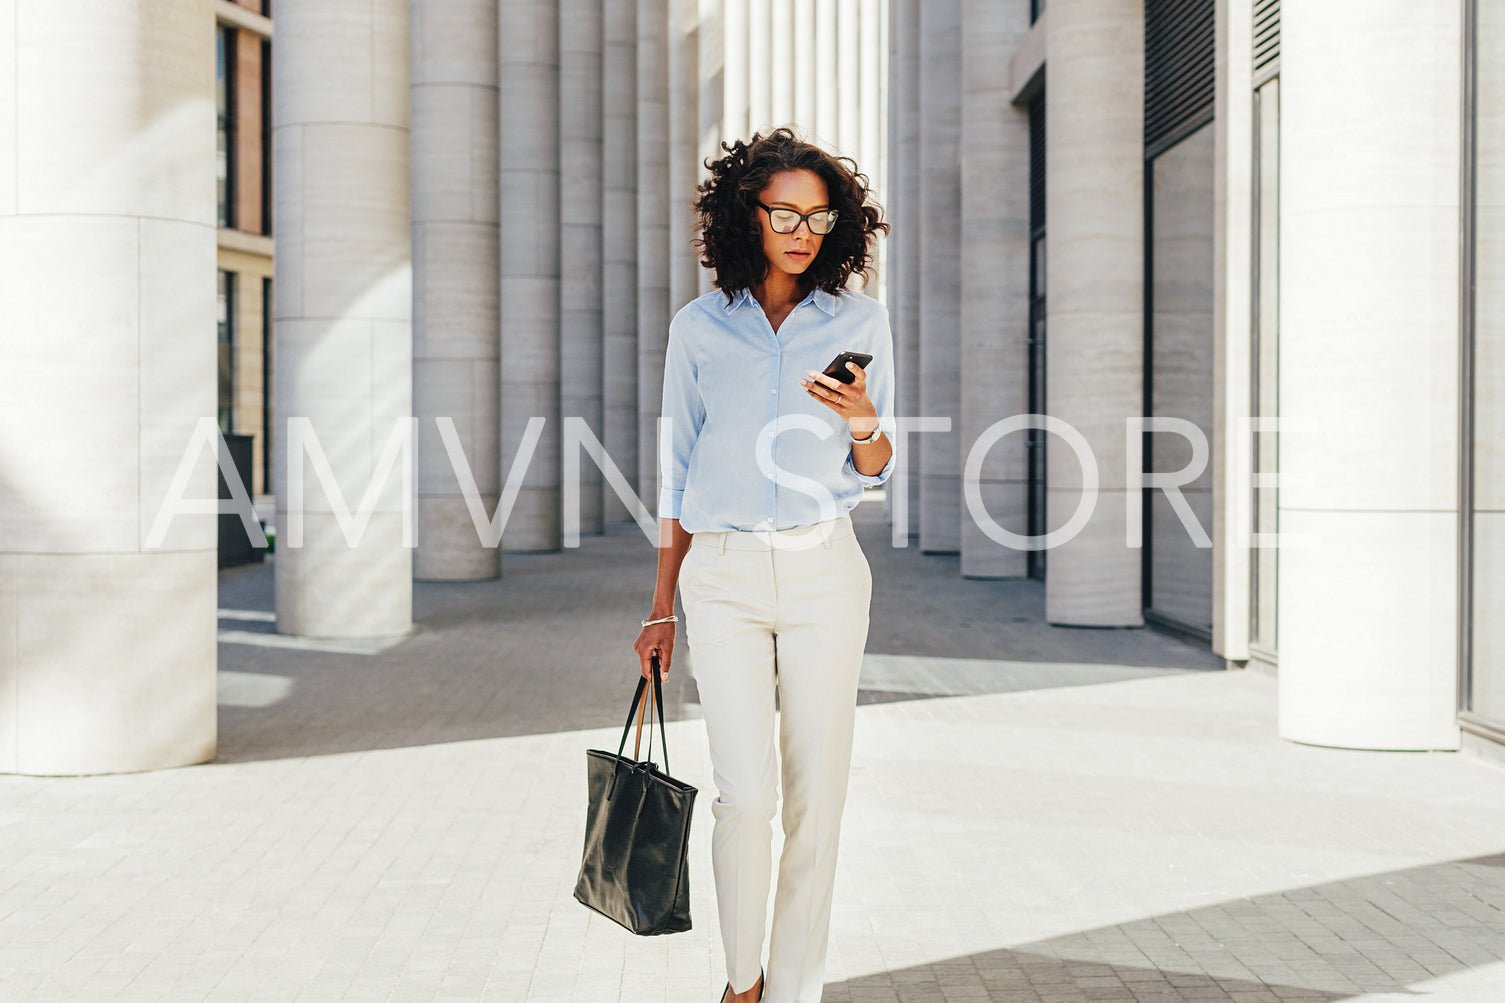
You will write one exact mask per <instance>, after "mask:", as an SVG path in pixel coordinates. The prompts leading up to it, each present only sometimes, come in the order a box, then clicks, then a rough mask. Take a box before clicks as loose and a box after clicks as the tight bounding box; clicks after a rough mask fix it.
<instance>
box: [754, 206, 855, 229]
mask: <svg viewBox="0 0 1505 1003" xmlns="http://www.w3.org/2000/svg"><path fill="white" fill-rule="evenodd" d="M758 206H759V207H760V208H762V210H763V211H764V212H766V213H768V225H769V227H770V228H771V229H773V232H774V233H778V234H785V235H787V234H791V233H796V232H798V231H799V228H800V223H803V224H805V229H806V230H809V231H810V236H812V237H829V236H830V235H831V232H832V231H833V230H835V229H836V223H837V221H838V220H839V219H841V214H840V213H839V212H838V211H837V210H835V209H832V208H831V207H830V206H826V207H825V208H824V209H811V210H810V211H809V212H800V211H799V210H798V209H790V208H789V207H788V206H779V207H778V211H779V212H792V213H794V214H795V215H796V216H798V217H799V218H800V220H799V223H796V224H794V226H792V227H790V228H789V229H788V230H780V229H778V228H776V227H774V225H773V213H774V207H773V206H770V205H764V204H763V203H762V202H759V203H758ZM821 212H828V213H830V214H831V217H832V218H831V229H830V230H827V231H826V232H825V233H816V232H815V227H813V226H811V225H810V217H811V216H814V215H815V214H816V213H821Z"/></svg>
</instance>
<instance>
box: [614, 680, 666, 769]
mask: <svg viewBox="0 0 1505 1003" xmlns="http://www.w3.org/2000/svg"><path fill="white" fill-rule="evenodd" d="M652 657H653V663H652V670H653V672H652V679H653V696H652V697H651V698H650V699H644V690H646V689H647V686H648V679H647V678H645V677H639V678H638V686H637V689H636V690H635V691H633V694H632V706H631V707H630V708H629V709H628V711H627V723H626V724H624V725H623V726H622V740H621V741H620V742H618V743H617V756H618V757H619V758H620V757H621V755H622V751H623V750H624V749H626V748H627V733H628V732H629V731H631V730H632V719H633V718H637V719H638V727H637V738H636V740H634V742H633V744H632V758H633V759H634V760H636V759H637V758H638V753H639V752H640V751H641V745H642V740H643V716H644V713H645V712H646V714H647V717H648V756H649V758H650V759H651V758H652V756H653V711H654V708H655V706H656V707H657V710H658V733H659V737H660V739H661V741H662V743H663V755H664V772H665V773H668V772H669V734H668V732H667V731H666V730H665V729H664V690H663V683H662V682H661V681H660V680H659V676H658V655H657V654H656V653H655V654H654V655H653V656H652Z"/></svg>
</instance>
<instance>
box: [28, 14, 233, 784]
mask: <svg viewBox="0 0 1505 1003" xmlns="http://www.w3.org/2000/svg"><path fill="white" fill-rule="evenodd" d="M5 7H6V15H7V16H6V17H5V29H4V30H3V32H0V149H4V150H6V151H7V155H6V156H5V157H4V158H3V162H0V274H3V275H4V279H3V280H0V317H3V318H4V332H5V333H4V334H3V335H0V400H3V401H4V402H5V404H4V408H5V415H6V420H5V422H4V425H3V426H0V429H3V430H0V453H3V455H4V458H5V459H4V463H3V464H0V467H3V469H0V772H5V773H33V774H70V773H110V772H125V771H134V770H150V769H159V768H162V767H169V766H184V765H187V764H189V763H201V762H204V761H206V760H209V759H212V758H214V753H215V737H216V731H215V727H216V725H215V721H216V719H215V674H214V670H215V640H214V633H215V619H214V617H215V612H214V611H215V567H216V540H217V536H216V532H217V526H218V522H217V518H216V517H215V516H213V515H180V516H177V517H176V518H175V519H173V521H172V522H171V525H170V528H169V530H168V532H167V533H166V535H165V537H164V538H163V539H162V540H161V541H160V546H156V545H154V544H155V543H156V542H157V541H155V540H151V539H150V537H151V531H152V529H153V526H154V524H155V522H156V520H157V518H158V512H159V509H161V507H162V505H163V502H164V500H165V499H166V498H167V496H168V489H169V486H170V485H171V484H172V480H173V475H174V474H175V473H176V471H177V470H178V467H179V465H180V463H181V462H182V460H183V459H184V454H185V450H186V447H187V446H188V445H189V442H190V441H191V439H192V437H193V434H194V430H195V428H196V426H197V424H198V422H199V421H200V420H201V419H204V418H208V422H209V425H210V427H211V429H212V427H213V418H212V417H210V416H212V415H214V413H215V379H214V373H215V365H216V363H215V347H214V344H215V343H214V335H213V331H214V327H215V299H214V281H213V276H214V271H215V212H214V204H215V194H214V186H215V181H214V177H215V173H214V144H213V140H212V139H211V138H210V137H212V136H213V134H214V120H215V103H214V49H213V45H214V34H213V32H212V31H211V29H210V24H211V23H212V20H213V12H212V8H211V7H210V5H209V4H208V3H207V2H205V0H161V2H155V3H146V2H144V0H138V2H124V0H122V2H119V3H113V4H99V5H84V4H60V3H57V2H56V0H11V2H10V3H7V4H6V5H5ZM84 40H87V43H85V42H84ZM196 459H197V463H196V465H195V466H194V467H193V470H192V474H191V475H190V477H189V482H188V484H187V485H186V491H185V492H184V497H186V498H189V499H209V500H212V499H213V498H214V497H215V495H216V491H215V450H214V446H213V443H212V441H211V442H210V443H207V444H205V446H204V448H203V449H202V450H201V451H200V452H199V453H198V455H197V457H196ZM247 489H248V490H249V485H248V486H247Z"/></svg>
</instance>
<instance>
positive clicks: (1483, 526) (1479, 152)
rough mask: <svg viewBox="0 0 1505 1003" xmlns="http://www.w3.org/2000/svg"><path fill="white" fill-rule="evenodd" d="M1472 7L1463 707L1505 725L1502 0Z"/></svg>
mask: <svg viewBox="0 0 1505 1003" xmlns="http://www.w3.org/2000/svg"><path fill="white" fill-rule="evenodd" d="M1474 7H1475V10H1476V14H1475V17H1476V18H1477V20H1476V22H1475V43H1474V59H1475V65H1474V73H1475V76H1474V81H1475V83H1474V213H1473V240H1474V302H1473V311H1472V315H1473V328H1474V331H1473V381H1472V382H1473V386H1472V393H1473V455H1472V457H1465V462H1468V461H1469V460H1471V461H1472V466H1473V497H1472V499H1470V500H1469V501H1467V502H1465V504H1469V503H1470V502H1471V504H1472V513H1471V516H1472V538H1473V539H1472V542H1473V546H1472V564H1473V575H1472V579H1473V580H1472V583H1471V584H1472V593H1473V595H1472V603H1471V605H1472V611H1471V615H1470V623H1469V631H1470V639H1469V640H1470V652H1469V666H1470V669H1471V674H1470V684H1471V685H1470V689H1471V691H1472V699H1471V701H1470V705H1469V709H1470V710H1472V711H1473V712H1474V713H1475V714H1477V715H1478V716H1479V717H1482V718H1485V719H1487V720H1488V721H1489V722H1490V723H1492V724H1495V725H1498V726H1500V727H1505V5H1502V4H1498V3H1493V2H1488V0H1480V2H1478V3H1476V4H1475V5H1474ZM1469 389H1470V388H1467V387H1465V388H1464V392H1469Z"/></svg>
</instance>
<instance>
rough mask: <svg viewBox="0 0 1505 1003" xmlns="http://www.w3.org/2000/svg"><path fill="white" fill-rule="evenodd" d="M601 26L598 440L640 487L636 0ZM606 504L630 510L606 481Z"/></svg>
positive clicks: (613, 510)
mask: <svg viewBox="0 0 1505 1003" xmlns="http://www.w3.org/2000/svg"><path fill="white" fill-rule="evenodd" d="M603 32H604V43H603V47H602V71H601V72H602V84H601V86H602V92H601V93H602V111H603V115H604V119H603V133H602V154H601V160H602V176H601V200H602V205H601V211H602V216H601V246H602V252H601V253H602V292H601V303H602V327H603V331H604V335H603V346H602V352H601V355H602V361H603V365H604V370H603V375H602V385H601V393H602V421H603V422H604V423H605V431H604V434H603V435H602V436H601V444H602V445H604V446H605V447H606V452H607V454H608V455H610V456H611V459H612V462H613V463H615V464H616V465H617V468H618V469H619V470H621V471H622V475H623V476H624V477H625V478H627V481H628V483H630V484H631V485H632V487H633V489H634V490H637V487H638V484H637V478H638V335H637V326H638V236H637V234H638V195H637V192H638V154H637V149H638V147H637V121H638V99H637V92H638V70H637V0H606V6H605V10H604V17H603ZM640 496H641V495H640ZM602 506H603V511H604V513H605V516H604V517H605V519H606V521H608V522H620V521H622V520H624V519H629V518H631V516H630V514H629V513H628V511H627V507H626V506H625V505H623V504H622V501H621V499H620V498H618V497H617V495H616V492H615V491H613V490H612V489H611V488H610V487H609V486H607V487H605V488H604V489H603V491H602Z"/></svg>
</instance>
